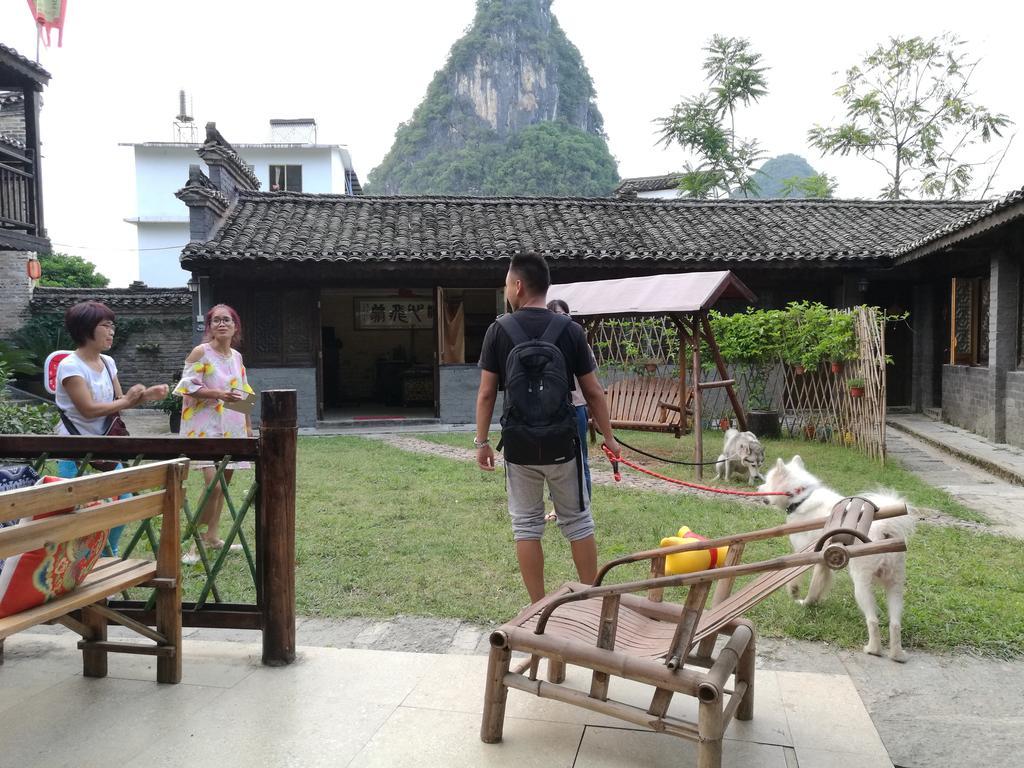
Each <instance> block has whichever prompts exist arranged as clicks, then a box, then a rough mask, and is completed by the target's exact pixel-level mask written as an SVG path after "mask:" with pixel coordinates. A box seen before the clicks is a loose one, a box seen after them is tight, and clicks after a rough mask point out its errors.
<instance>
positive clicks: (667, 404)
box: [605, 376, 686, 437]
mask: <svg viewBox="0 0 1024 768" xmlns="http://www.w3.org/2000/svg"><path fill="white" fill-rule="evenodd" d="M605 399H606V401H607V402H608V415H609V417H610V419H611V423H612V427H613V428H614V429H636V430H641V431H645V432H671V433H672V434H674V435H675V436H676V437H682V435H683V432H685V431H686V422H685V420H684V419H683V417H682V414H681V413H680V410H679V379H665V378H658V377H654V376H639V377H635V378H631V379H622V380H621V381H616V382H615V383H613V384H612V385H611V386H610V387H608V389H607V390H605Z"/></svg>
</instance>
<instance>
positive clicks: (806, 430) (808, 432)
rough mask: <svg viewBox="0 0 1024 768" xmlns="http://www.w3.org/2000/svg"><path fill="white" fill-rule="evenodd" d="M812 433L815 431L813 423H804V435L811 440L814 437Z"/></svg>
mask: <svg viewBox="0 0 1024 768" xmlns="http://www.w3.org/2000/svg"><path fill="white" fill-rule="evenodd" d="M814 433H815V429H814V425H813V424H805V425H804V437H806V438H807V439H808V440H813V439H814Z"/></svg>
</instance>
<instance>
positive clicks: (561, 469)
mask: <svg viewBox="0 0 1024 768" xmlns="http://www.w3.org/2000/svg"><path fill="white" fill-rule="evenodd" d="M578 462H579V458H576V459H573V460H572V461H567V462H565V463H564V464H505V485H506V489H507V491H508V512H509V515H511V516H512V534H513V537H514V538H515V540H516V541H524V540H530V539H539V538H541V537H542V536H543V535H544V527H545V525H546V522H545V520H544V484H545V482H547V486H548V489H549V491H550V493H551V500H552V501H553V502H554V504H555V514H556V515H557V516H558V527H559V528H560V529H561V531H562V535H563V536H565V538H567V539H568V540H569V541H579V540H580V539H585V538H587V537H588V536H593V535H594V518H593V517H592V516H591V514H590V496H589V495H588V493H587V484H586V482H585V481H584V483H583V488H582V493H583V499H582V503H581V500H580V480H579V474H578V472H579V470H578ZM581 507H582V509H581Z"/></svg>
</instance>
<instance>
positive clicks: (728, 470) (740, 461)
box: [715, 429, 764, 485]
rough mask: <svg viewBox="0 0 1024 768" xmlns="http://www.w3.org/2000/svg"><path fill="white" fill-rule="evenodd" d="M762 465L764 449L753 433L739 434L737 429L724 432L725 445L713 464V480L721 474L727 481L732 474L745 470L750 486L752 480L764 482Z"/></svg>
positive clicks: (752, 482)
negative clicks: (748, 475) (748, 476)
mask: <svg viewBox="0 0 1024 768" xmlns="http://www.w3.org/2000/svg"><path fill="white" fill-rule="evenodd" d="M763 464H764V447H763V446H762V445H761V443H760V442H759V441H758V439H757V435H755V434H754V433H753V432H740V431H739V430H738V429H727V430H725V445H724V446H723V447H722V453H721V454H720V455H719V457H718V461H717V462H715V480H718V479H719V478H720V477H721V476H722V475H723V474H724V475H725V479H726V480H728V479H729V476H730V475H731V474H732V473H733V472H743V471H744V470H746V471H747V472H748V473H749V474H750V484H751V485H753V484H754V480H764V476H763V475H762V474H761V466H762V465H763Z"/></svg>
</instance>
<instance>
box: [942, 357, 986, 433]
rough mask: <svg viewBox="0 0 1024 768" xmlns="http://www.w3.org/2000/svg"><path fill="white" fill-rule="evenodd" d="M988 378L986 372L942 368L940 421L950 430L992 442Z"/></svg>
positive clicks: (970, 369)
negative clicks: (967, 430)
mask: <svg viewBox="0 0 1024 768" xmlns="http://www.w3.org/2000/svg"><path fill="white" fill-rule="evenodd" d="M990 381H991V374H990V372H989V370H988V368H971V367H970V366H966V365H944V366H942V418H943V420H945V421H947V422H949V423H950V424H952V425H953V426H956V427H962V428H963V429H969V430H971V431H972V432H977V433H978V434H979V435H984V436H985V437H988V438H992V437H993V434H994V429H995V420H994V418H993V415H994V412H995V408H994V406H993V403H992V388H991V386H990Z"/></svg>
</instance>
